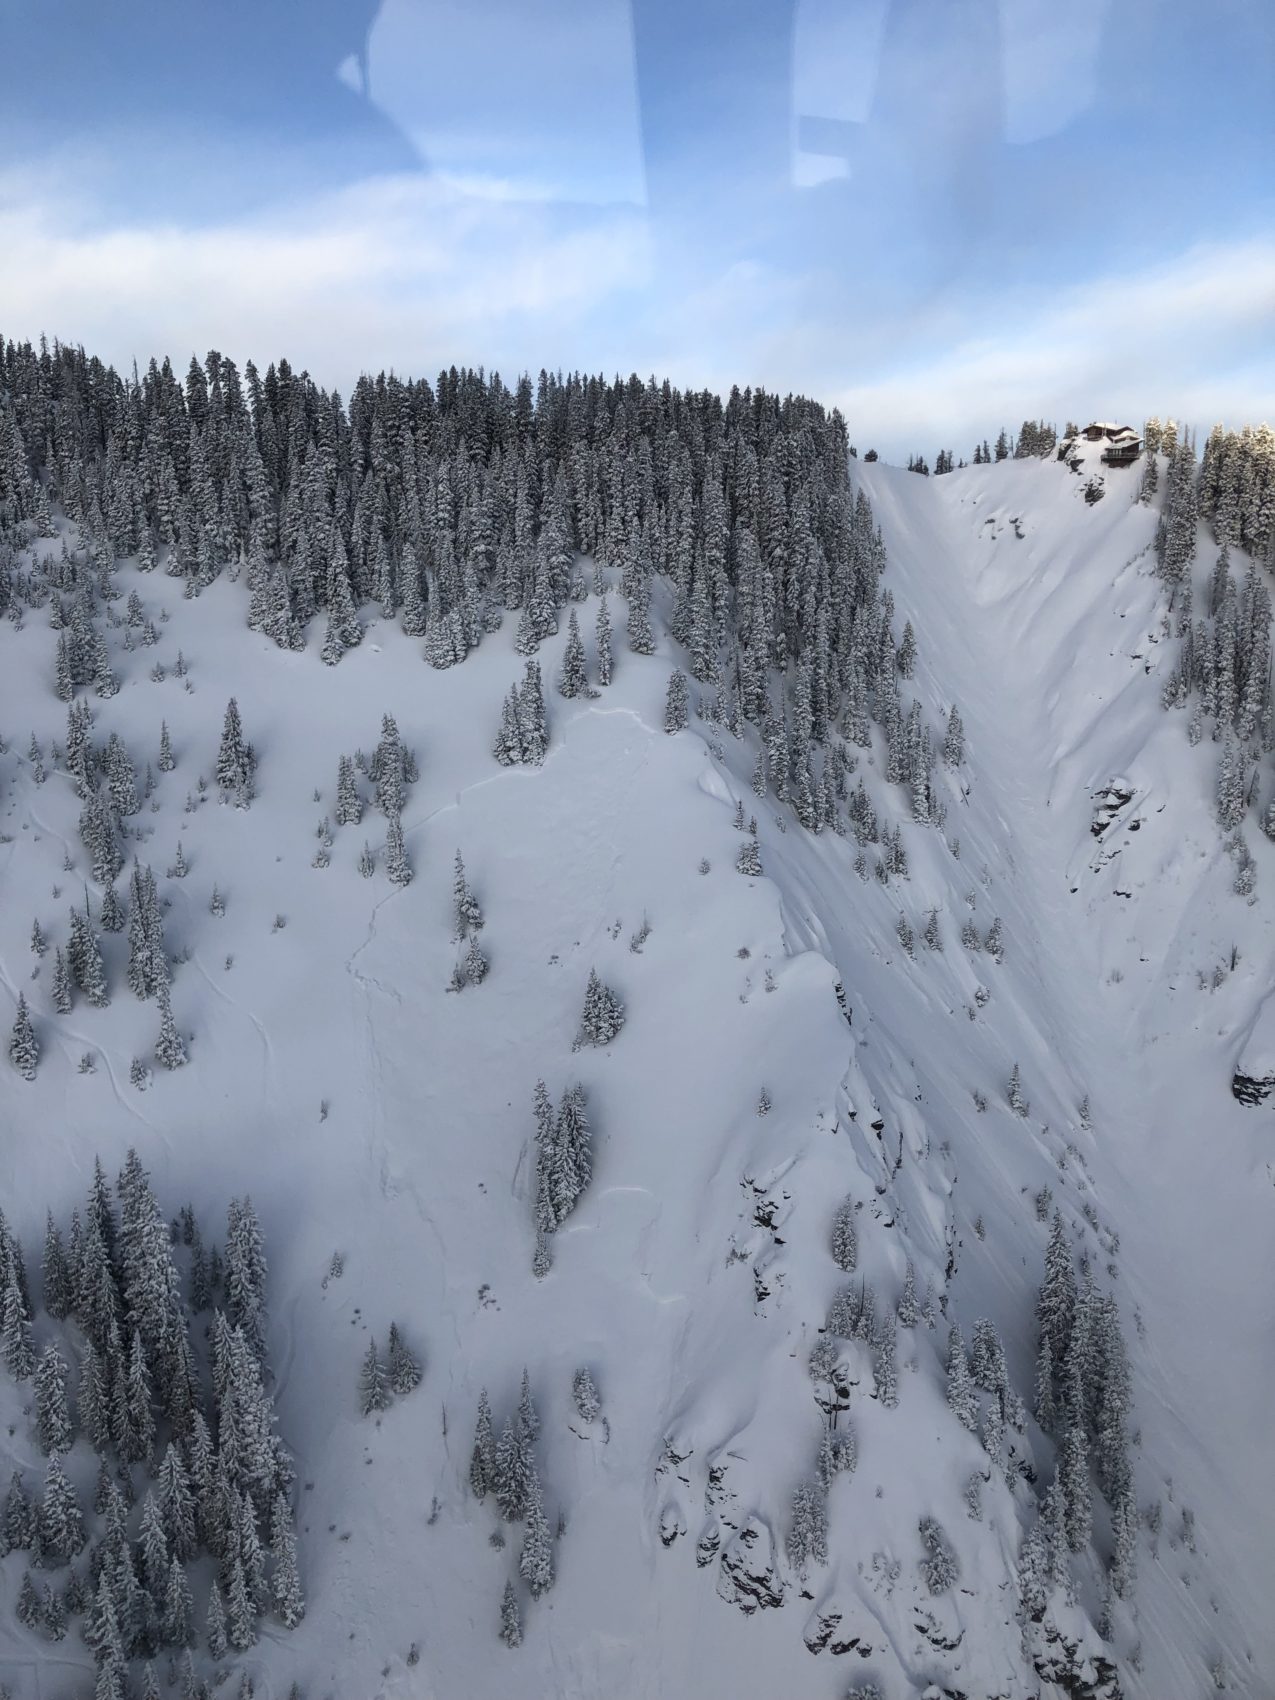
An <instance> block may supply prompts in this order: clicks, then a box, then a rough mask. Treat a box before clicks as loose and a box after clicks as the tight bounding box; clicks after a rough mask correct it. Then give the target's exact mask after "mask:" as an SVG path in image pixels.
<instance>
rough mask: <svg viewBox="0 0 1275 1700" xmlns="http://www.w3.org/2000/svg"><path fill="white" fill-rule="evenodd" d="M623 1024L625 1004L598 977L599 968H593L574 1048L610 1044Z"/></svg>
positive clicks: (590, 972) (586, 989) (590, 971)
mask: <svg viewBox="0 0 1275 1700" xmlns="http://www.w3.org/2000/svg"><path fill="white" fill-rule="evenodd" d="M623 1026H624V1005H623V1004H622V1003H621V1002H620V1000H619V998H618V997H617V996H616V995H615V993H614V992H613V991H612V990H611V988H610V987H609V986H605V985H604V984H603V983H602V981H601V980H600V979H599V978H598V973H597V970H596V969H595V968H591V969H590V970H589V983H588V985H587V986H586V988H585V993H584V1009H583V1011H582V1012H581V1015H580V1029H579V1032H578V1033H577V1035H576V1040H575V1046H574V1049H576V1050H579V1049H580V1047H581V1046H582V1045H609V1044H610V1043H611V1041H612V1040H613V1039H614V1038H615V1037H616V1035H617V1034H618V1033H619V1031H620V1029H621V1028H622V1027H623Z"/></svg>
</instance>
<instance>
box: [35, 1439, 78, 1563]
mask: <svg viewBox="0 0 1275 1700" xmlns="http://www.w3.org/2000/svg"><path fill="white" fill-rule="evenodd" d="M40 1527H41V1531H42V1533H43V1537H44V1543H45V1546H46V1547H47V1549H48V1551H49V1553H50V1554H52V1555H53V1556H54V1557H55V1558H56V1559H59V1560H67V1561H69V1560H70V1559H72V1558H74V1557H75V1555H76V1554H77V1553H78V1552H79V1551H80V1550H81V1548H82V1547H83V1545H84V1518H83V1515H82V1513H81V1511H80V1502H79V1500H78V1499H77V1497H76V1493H75V1489H74V1488H73V1487H72V1486H71V1484H70V1482H69V1481H68V1480H67V1479H66V1475H65V1473H64V1471H63V1469H62V1464H61V1460H60V1459H59V1458H58V1456H57V1455H56V1454H55V1455H54V1456H53V1457H52V1458H50V1459H49V1466H48V1470H47V1473H46V1475H45V1478H44V1503H43V1505H42V1507H41V1511H40Z"/></svg>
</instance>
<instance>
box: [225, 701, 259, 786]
mask: <svg viewBox="0 0 1275 1700" xmlns="http://www.w3.org/2000/svg"><path fill="white" fill-rule="evenodd" d="M255 767H256V757H255V755H254V754H253V749H252V746H251V744H249V743H248V742H247V741H246V740H245V738H244V735H243V724H242V722H241V721H240V718H239V705H238V703H237V702H236V701H235V699H234V697H231V699H230V701H229V702H228V703H227V705H226V717H225V721H224V724H223V726H222V732H221V746H220V748H219V750H218V752H217V784H218V786H219V787H220V788H221V790H222V792H223V793H224V794H225V795H226V796H228V797H232V798H233V799H234V801H235V804H236V806H237V807H238V808H241V809H246V808H247V807H248V804H249V803H250V802H251V801H252V780H253V771H254V769H255Z"/></svg>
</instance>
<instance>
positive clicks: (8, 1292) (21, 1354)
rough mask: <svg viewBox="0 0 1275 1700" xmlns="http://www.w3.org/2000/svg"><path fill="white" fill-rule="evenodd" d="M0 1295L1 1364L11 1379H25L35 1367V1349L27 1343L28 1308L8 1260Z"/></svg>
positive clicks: (29, 1339)
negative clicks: (0, 1303) (0, 1305)
mask: <svg viewBox="0 0 1275 1700" xmlns="http://www.w3.org/2000/svg"><path fill="white" fill-rule="evenodd" d="M0 1297H2V1299H3V1311H2V1314H0V1346H2V1347H3V1352H4V1362H5V1368H6V1369H7V1370H8V1371H9V1374H10V1375H11V1376H12V1377H13V1379H14V1380H15V1381H25V1380H26V1379H27V1377H28V1376H30V1375H32V1374H33V1373H34V1371H35V1349H34V1347H33V1346H32V1343H31V1316H30V1312H29V1310H28V1308H27V1303H26V1300H25V1299H24V1298H23V1296H22V1288H21V1286H20V1284H19V1282H18V1276H17V1271H16V1270H15V1269H14V1268H13V1266H12V1264H11V1265H10V1267H9V1275H8V1279H7V1280H6V1282H5V1287H4V1293H3V1295H0Z"/></svg>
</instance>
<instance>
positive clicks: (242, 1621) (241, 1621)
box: [226, 1555, 257, 1653]
mask: <svg viewBox="0 0 1275 1700" xmlns="http://www.w3.org/2000/svg"><path fill="white" fill-rule="evenodd" d="M226 1637H227V1639H228V1640H229V1642H230V1645H231V1646H232V1647H233V1648H234V1649H235V1651H236V1652H237V1653H246V1652H247V1650H248V1648H249V1647H252V1646H255V1645H256V1641H257V1617H256V1612H255V1611H254V1610H253V1604H252V1599H251V1597H250V1595H249V1592H248V1583H247V1578H246V1577H245V1575H244V1567H243V1562H242V1560H241V1559H240V1558H239V1557H238V1556H237V1555H236V1557H235V1558H234V1560H233V1562H232V1563H231V1566H230V1587H229V1589H228V1591H227V1594H226Z"/></svg>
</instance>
